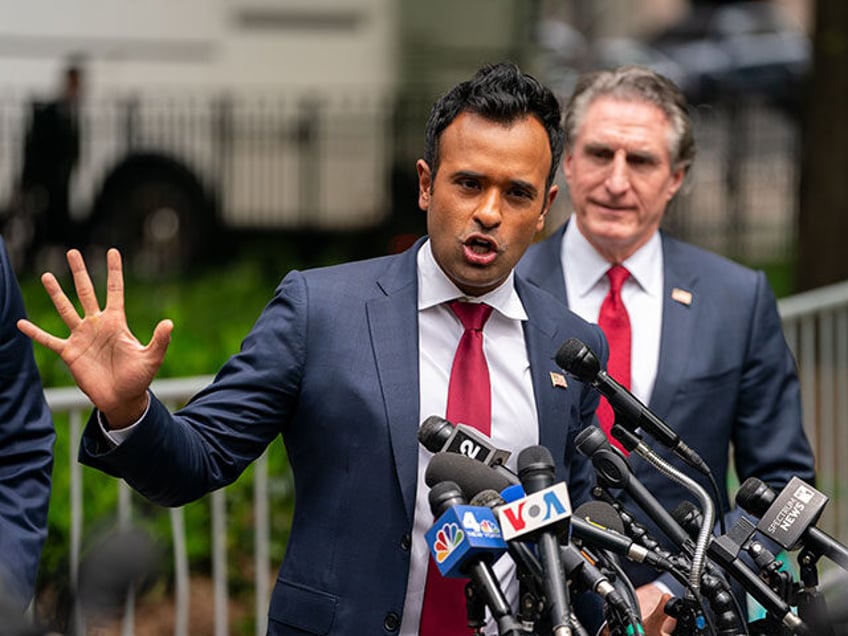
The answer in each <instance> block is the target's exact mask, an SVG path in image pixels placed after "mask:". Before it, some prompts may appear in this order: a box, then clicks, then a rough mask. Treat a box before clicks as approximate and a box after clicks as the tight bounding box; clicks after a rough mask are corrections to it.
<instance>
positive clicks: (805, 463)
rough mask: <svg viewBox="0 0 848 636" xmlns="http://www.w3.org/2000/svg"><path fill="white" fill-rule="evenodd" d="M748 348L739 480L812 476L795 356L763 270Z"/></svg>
mask: <svg viewBox="0 0 848 636" xmlns="http://www.w3.org/2000/svg"><path fill="white" fill-rule="evenodd" d="M755 293H756V302H755V305H754V312H753V315H752V317H751V323H750V338H749V339H748V342H749V347H748V350H747V351H746V355H745V366H744V369H743V372H742V381H741V386H740V389H739V402H738V404H737V405H736V425H735V427H734V434H733V447H734V462H735V466H736V472H737V475H738V477H739V481H740V483H741V482H744V481H745V480H746V479H747V478H748V477H751V476H754V477H757V478H759V479H761V480H763V481H764V482H766V483H767V484H769V485H770V486H771V487H772V488H776V489H780V488H782V487H783V486H784V485H785V484H786V482H788V481H789V479H790V478H791V477H792V476H793V475H796V476H798V477H799V478H801V479H803V480H805V481H808V482H810V483H812V482H813V480H814V475H815V473H814V461H813V454H812V451H811V449H810V443H809V441H808V440H807V436H806V434H805V432H804V428H803V423H802V413H801V392H800V385H799V382H798V375H797V372H796V367H795V360H794V358H793V356H792V352H791V351H790V349H789V347H788V345H787V344H786V339H785V337H784V335H783V327H782V325H781V321H780V315H779V314H778V311H777V303H776V301H775V298H774V294H773V293H772V291H771V288H770V287H769V285H768V283H767V281H766V278H765V275H764V274H763V273H762V272H759V273H758V275H757V287H756V292H755Z"/></svg>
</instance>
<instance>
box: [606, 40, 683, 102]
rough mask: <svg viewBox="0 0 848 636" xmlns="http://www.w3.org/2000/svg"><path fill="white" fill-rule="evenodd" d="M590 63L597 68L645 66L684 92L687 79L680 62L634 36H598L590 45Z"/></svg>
mask: <svg viewBox="0 0 848 636" xmlns="http://www.w3.org/2000/svg"><path fill="white" fill-rule="evenodd" d="M592 63H593V66H594V67H595V68H598V69H611V68H616V67H619V66H630V65H637V66H647V67H648V68H650V69H653V70H654V71H656V72H657V73H659V74H660V75H664V76H665V77H667V78H668V79H670V80H671V81H673V82H674V83H675V84H677V85H678V86H680V88H681V89H683V90H684V92H685V89H686V82H687V81H688V77H687V75H686V73H685V71H684V69H683V68H682V67H681V66H680V64H678V63H677V62H675V61H674V60H673V59H671V58H670V57H669V56H668V55H666V54H665V53H663V52H662V51H660V50H659V49H656V48H654V47H652V46H651V45H649V44H646V43H645V42H642V41H641V40H637V39H635V38H627V37H609V38H600V39H599V40H597V41H596V42H595V43H594V45H593V47H592Z"/></svg>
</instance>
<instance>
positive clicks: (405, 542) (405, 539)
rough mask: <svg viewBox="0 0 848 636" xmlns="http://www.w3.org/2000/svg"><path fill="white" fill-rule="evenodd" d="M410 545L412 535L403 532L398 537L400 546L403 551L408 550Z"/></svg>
mask: <svg viewBox="0 0 848 636" xmlns="http://www.w3.org/2000/svg"><path fill="white" fill-rule="evenodd" d="M411 546H412V537H411V536H409V534H408V533H407V534H404V535H403V536H402V537H401V538H400V547H401V550H403V551H404V552H409V548H410V547H411Z"/></svg>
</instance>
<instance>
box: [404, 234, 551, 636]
mask: <svg viewBox="0 0 848 636" xmlns="http://www.w3.org/2000/svg"><path fill="white" fill-rule="evenodd" d="M456 298H465V296H464V295H463V293H462V292H461V291H460V290H459V289H458V288H457V287H456V285H454V284H453V283H452V282H451V281H450V280H449V279H448V277H447V276H446V275H445V273H444V272H443V271H442V269H441V268H440V267H439V265H438V264H437V263H436V260H435V259H434V257H433V252H432V249H431V247H430V242H429V241H427V242H425V243H424V244H423V245H422V246H421V249H420V250H419V252H418V351H419V372H420V384H421V386H420V415H421V421H422V422H423V421H424V420H425V419H426V418H427V417H429V416H431V415H439V416H444V414H445V412H446V408H447V399H448V381H449V380H450V370H451V365H452V363H453V357H454V353H455V352H456V347H457V345H458V344H459V339H460V337H461V336H462V333H463V328H462V325H461V324H460V322H459V319H458V318H457V317H456V316H455V315H454V313H453V312H452V311H451V310H450V308H448V306H447V305H446V304H445V303H446V302H448V301H450V300H454V299H456ZM468 300H470V301H472V302H477V301H479V302H485V303H486V304H488V305H491V306H492V307H493V308H494V311H493V312H492V315H491V317H490V318H489V320H488V321H487V322H486V325H485V326H484V328H483V352H484V353H485V355H486V361H487V362H488V365H489V375H490V378H491V384H492V430H491V439H492V442H493V443H494V445H495V446H496V447H498V448H503V449H510V450H513V451H514V452H513V454H512V456H511V457H510V459H509V461H508V462H507V464H508V465H509V466H510V467H511V468H512V469H513V470H516V465H515V462H516V458H517V455H518V452H520V451H521V450H522V449H524V448H527V447H528V446H534V445H536V444H538V443H539V427H538V416H537V413H536V402H535V399H534V394H533V383H532V378H531V375H530V361H529V359H528V357H527V347H526V345H525V342H524V330H523V328H522V322H523V321H525V320H527V314H526V312H525V311H524V306H523V305H522V304H521V300H520V299H519V298H518V294H517V292H516V291H515V287H514V284H513V275H512V274H510V276H509V278H508V279H507V280H506V281H504V283H503V284H502V285H501V286H500V287H498V288H497V289H495V290H493V291H491V292H489V293H488V294H485V295H483V296H480V297H477V298H469V299H468ZM432 456H433V454H432V453H431V452H430V451H428V450H426V449H425V448H424V447H423V446H421V445H419V450H418V489H417V492H416V498H415V518H414V524H413V532H412V547H411V555H410V567H409V579H408V583H407V587H406V590H407V591H406V602H405V605H404V609H403V621H402V623H401V628H400V634H401V636H416V635H417V634H418V623H419V621H420V618H421V603H422V600H423V597H424V584H425V581H426V578H427V563H428V560H429V551H428V549H427V544H426V542H425V541H424V533H425V532H426V531H427V530H429V528H430V526H432V525H433V521H434V519H433V515H432V513H431V511H430V505H429V503H428V500H427V494H428V492H429V488H428V487H427V485H426V484H425V483H424V472H425V470H426V468H427V464H428V462H429V461H430V458H431V457H432ZM495 574H496V575H497V576H498V578H499V579H500V581H501V585H502V587H503V588H504V591H505V594H506V597H507V600H509V602H510V604H511V606H512V607H513V608H515V607H516V602H517V598H518V582H517V580H516V579H515V565H514V564H513V562H512V560H511V559H510V558H509V557H508V556H507V557H506V558H501V559H500V560H499V561H498V562H497V563H496V564H495ZM486 633H487V634H496V633H497V628H496V625H493V624H492V621H491V620H490V621H489V623H488V624H487V629H486Z"/></svg>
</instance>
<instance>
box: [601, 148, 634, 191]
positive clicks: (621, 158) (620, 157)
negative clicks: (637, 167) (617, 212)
mask: <svg viewBox="0 0 848 636" xmlns="http://www.w3.org/2000/svg"><path fill="white" fill-rule="evenodd" d="M606 187H607V190H609V192H610V194H613V195H615V196H620V195H622V194H624V193H625V192H627V189H628V188H629V187H630V176H629V174H628V169H627V156H626V155H625V154H624V152H622V151H618V152H616V153H615V156H614V157H613V160H612V164H611V165H610V172H609V174H608V175H607V180H606Z"/></svg>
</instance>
